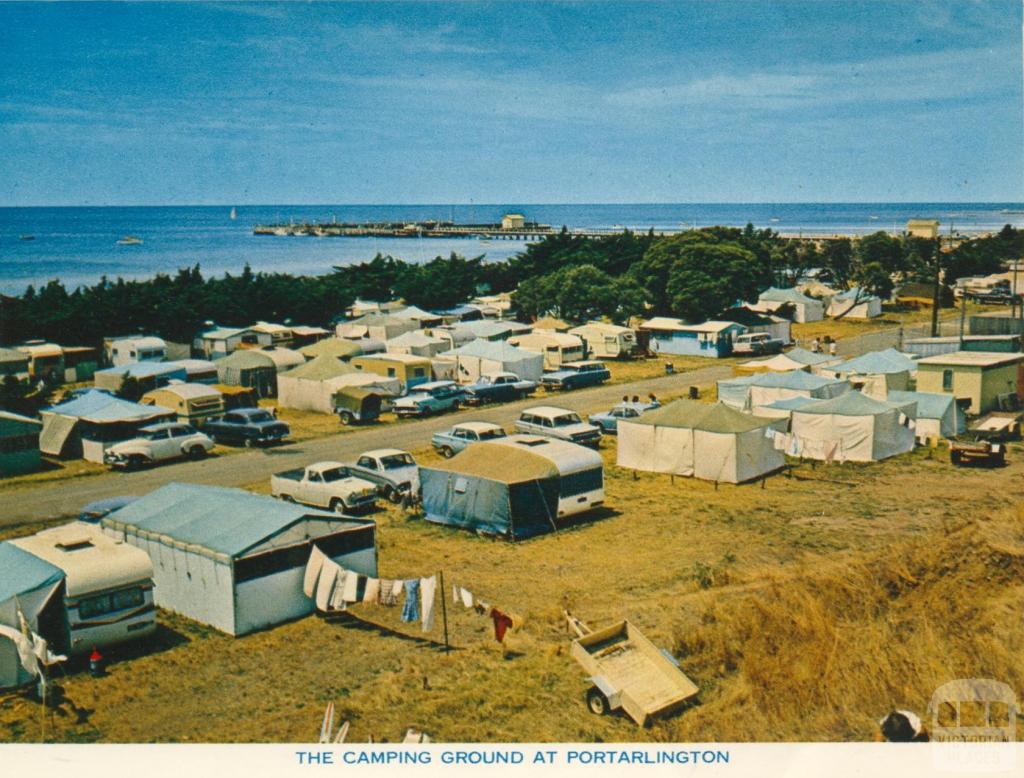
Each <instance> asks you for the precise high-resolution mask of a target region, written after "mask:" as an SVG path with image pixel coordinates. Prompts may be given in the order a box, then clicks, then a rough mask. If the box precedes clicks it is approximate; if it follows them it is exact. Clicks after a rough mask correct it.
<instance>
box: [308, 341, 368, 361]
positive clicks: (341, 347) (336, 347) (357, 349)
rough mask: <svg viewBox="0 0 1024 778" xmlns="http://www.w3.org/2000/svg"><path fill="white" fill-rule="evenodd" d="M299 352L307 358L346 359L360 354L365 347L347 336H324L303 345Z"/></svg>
mask: <svg viewBox="0 0 1024 778" xmlns="http://www.w3.org/2000/svg"><path fill="white" fill-rule="evenodd" d="M299 353H300V354H302V356H304V357H305V358H306V359H313V358H315V357H319V356H328V357H334V358H335V359H340V360H342V361H345V360H349V359H352V357H358V356H360V355H361V354H362V353H363V347H362V346H360V345H359V344H358V343H356V342H355V341H354V340H348V339H347V338H324V339H323V340H318V341H317V342H316V343H311V344H309V345H308V346H303V347H302V348H300V349H299Z"/></svg>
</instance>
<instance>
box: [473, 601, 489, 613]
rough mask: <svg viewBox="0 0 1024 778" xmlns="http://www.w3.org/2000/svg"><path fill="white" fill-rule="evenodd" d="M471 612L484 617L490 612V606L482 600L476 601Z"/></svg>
mask: <svg viewBox="0 0 1024 778" xmlns="http://www.w3.org/2000/svg"><path fill="white" fill-rule="evenodd" d="M473 610H475V611H476V612H477V613H478V614H480V615H481V616H486V615H487V614H488V613H490V612H491V606H490V603H486V602H484V601H483V600H477V601H476V605H474V606H473Z"/></svg>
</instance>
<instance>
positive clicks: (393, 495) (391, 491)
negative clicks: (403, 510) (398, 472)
mask: <svg viewBox="0 0 1024 778" xmlns="http://www.w3.org/2000/svg"><path fill="white" fill-rule="evenodd" d="M384 496H385V497H386V498H387V500H388V502H390V503H391V504H393V505H398V504H399V503H400V502H401V501H402V493H401V492H400V491H399V490H398V489H396V488H395V487H393V486H389V487H388V490H387V492H385V493H384Z"/></svg>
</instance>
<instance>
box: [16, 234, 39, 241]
mask: <svg viewBox="0 0 1024 778" xmlns="http://www.w3.org/2000/svg"><path fill="white" fill-rule="evenodd" d="M35 239H36V236H35V235H19V236H18V240H35Z"/></svg>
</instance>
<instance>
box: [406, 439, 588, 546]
mask: <svg viewBox="0 0 1024 778" xmlns="http://www.w3.org/2000/svg"><path fill="white" fill-rule="evenodd" d="M598 458H600V457H598ZM560 480H561V476H560V473H559V469H558V466H557V464H556V463H555V462H554V461H552V460H551V459H550V458H548V457H546V456H542V455H541V454H539V453H536V452H535V451H532V450H530V448H528V447H518V446H516V447H512V446H507V445H500V444H499V443H496V442H491V441H484V442H481V443H475V444H474V445H473V446H471V447H470V448H467V449H465V450H463V451H462V452H460V453H459V454H456V455H455V456H454V457H452V458H451V459H449V460H447V461H444V462H439V463H438V464H436V465H433V466H432V467H421V468H420V487H421V489H422V492H423V510H424V512H425V514H426V518H427V520H428V521H433V522H436V523H438V524H447V525H449V526H454V527H462V528H463V529H469V530H474V531H477V532H482V533H485V534H489V535H498V536H501V537H504V538H507V539H508V540H522V539H523V538H529V537H533V536H534V535H540V534H543V533H545V532H551V531H552V530H553V529H555V527H556V524H555V520H556V518H557V517H558V500H559V491H560Z"/></svg>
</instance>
